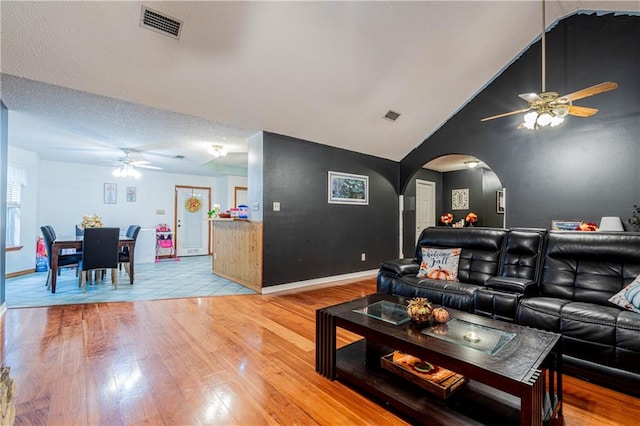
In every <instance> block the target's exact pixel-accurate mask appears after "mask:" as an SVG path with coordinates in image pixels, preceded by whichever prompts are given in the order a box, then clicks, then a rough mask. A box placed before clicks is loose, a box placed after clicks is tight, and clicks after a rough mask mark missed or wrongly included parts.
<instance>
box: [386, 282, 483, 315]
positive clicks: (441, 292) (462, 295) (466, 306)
mask: <svg viewBox="0 0 640 426" xmlns="http://www.w3.org/2000/svg"><path fill="white" fill-rule="evenodd" d="M392 287H393V288H392V294H397V295H400V296H405V297H426V298H427V299H429V301H431V302H432V303H434V304H436V305H442V306H446V307H449V308H453V309H458V310H460V311H465V312H471V310H472V309H473V295H474V293H475V292H476V291H477V290H478V289H480V288H482V287H481V286H477V285H472V284H465V283H460V282H454V281H444V280H432V279H428V278H418V277H414V276H404V277H402V278H396V279H394V280H393V285H392Z"/></svg>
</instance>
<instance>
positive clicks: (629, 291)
mask: <svg viewBox="0 0 640 426" xmlns="http://www.w3.org/2000/svg"><path fill="white" fill-rule="evenodd" d="M609 302H611V303H613V304H614V305H618V306H620V307H621V308H624V309H626V310H628V311H632V312H637V313H639V314H640V276H638V277H637V278H636V279H635V280H633V282H632V283H631V284H629V285H628V286H626V287H625V288H623V289H622V290H620V291H619V292H618V293H616V294H614V295H613V296H612V297H611V298H610V299H609Z"/></svg>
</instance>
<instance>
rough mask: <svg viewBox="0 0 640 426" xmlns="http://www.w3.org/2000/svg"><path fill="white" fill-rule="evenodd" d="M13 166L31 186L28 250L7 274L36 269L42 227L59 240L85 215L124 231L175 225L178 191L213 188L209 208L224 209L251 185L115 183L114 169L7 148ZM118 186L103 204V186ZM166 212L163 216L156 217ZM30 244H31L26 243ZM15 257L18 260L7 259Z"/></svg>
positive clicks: (148, 175)
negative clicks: (129, 195)
mask: <svg viewBox="0 0 640 426" xmlns="http://www.w3.org/2000/svg"><path fill="white" fill-rule="evenodd" d="M8 159H9V162H10V163H11V164H15V165H17V166H22V167H24V168H25V170H26V171H27V180H28V186H27V188H25V193H24V194H23V195H24V196H25V198H24V199H23V208H22V209H21V210H22V236H21V238H22V239H23V244H24V245H25V247H24V249H23V250H21V251H19V252H11V253H7V270H6V273H8V274H9V273H12V272H19V271H26V270H30V269H33V268H34V267H35V250H36V249H35V245H36V239H37V237H38V236H39V235H40V226H42V225H51V226H53V227H54V229H55V230H56V233H57V234H58V236H64V235H74V232H75V225H76V224H79V223H80V221H81V220H82V216H83V215H84V214H87V213H97V214H99V215H100V216H101V217H102V219H103V221H104V223H105V226H117V227H120V228H124V229H126V227H128V226H129V225H131V224H138V225H140V226H141V227H142V228H155V227H156V225H158V224H159V223H167V224H170V226H171V227H173V226H174V225H173V224H174V210H175V207H174V203H175V197H174V194H175V186H176V185H186V186H199V187H209V188H211V203H212V204H214V203H218V204H220V205H221V207H222V208H223V209H227V208H229V207H230V206H231V205H230V204H229V201H228V194H229V193H231V200H232V201H231V203H233V188H234V186H247V178H246V177H227V176H225V177H207V176H192V175H182V174H173V173H165V172H160V171H152V170H140V171H141V173H142V177H141V178H139V179H135V178H116V177H113V176H112V175H111V171H112V170H113V167H102V166H92V165H85V164H75V163H64V162H54V161H43V160H38V159H37V157H36V156H35V154H33V153H31V152H29V151H25V150H22V149H19V148H12V147H9V155H8ZM105 183H115V184H116V185H117V203H116V204H105V203H104V200H103V186H104V184H105ZM127 187H135V188H136V193H137V197H136V201H135V202H127V200H126V192H127ZM158 210H164V214H158V213H157V211H158ZM27 243H28V244H27ZM13 254H17V255H15V256H9V255H13Z"/></svg>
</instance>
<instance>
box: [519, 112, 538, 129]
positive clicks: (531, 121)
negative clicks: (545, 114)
mask: <svg viewBox="0 0 640 426" xmlns="http://www.w3.org/2000/svg"><path fill="white" fill-rule="evenodd" d="M537 119H538V113H537V112H535V111H531V112H528V113H526V114H525V115H524V122H523V123H522V126H523V127H524V128H526V129H529V130H533V129H535V128H536V120H537Z"/></svg>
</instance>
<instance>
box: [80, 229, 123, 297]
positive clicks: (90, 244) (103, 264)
mask: <svg viewBox="0 0 640 426" xmlns="http://www.w3.org/2000/svg"><path fill="white" fill-rule="evenodd" d="M119 240H120V228H86V229H85V230H84V237H83V242H82V259H81V261H80V286H81V287H82V292H83V293H85V292H86V291H87V287H86V280H87V274H88V273H91V272H92V271H99V272H100V274H102V270H103V269H111V282H112V283H113V286H114V287H115V289H116V290H117V289H118V243H119Z"/></svg>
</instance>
